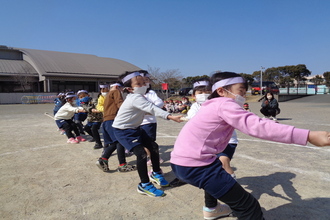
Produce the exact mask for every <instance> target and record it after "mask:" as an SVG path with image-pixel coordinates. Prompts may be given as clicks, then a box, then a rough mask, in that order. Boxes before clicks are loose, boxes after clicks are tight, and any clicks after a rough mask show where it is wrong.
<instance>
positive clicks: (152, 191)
mask: <svg viewBox="0 0 330 220" xmlns="http://www.w3.org/2000/svg"><path fill="white" fill-rule="evenodd" d="M137 191H138V193H140V194H143V195H147V196H151V197H163V196H165V195H166V194H165V193H164V191H162V190H160V189H157V188H156V187H155V186H154V185H153V184H152V183H150V182H149V183H148V184H147V185H146V186H144V187H143V186H142V184H141V183H139V185H138V188H137Z"/></svg>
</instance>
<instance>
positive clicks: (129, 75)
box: [121, 72, 141, 83]
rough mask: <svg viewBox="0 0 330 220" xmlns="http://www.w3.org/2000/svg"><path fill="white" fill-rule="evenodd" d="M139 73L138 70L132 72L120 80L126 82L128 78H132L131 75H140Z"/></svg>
mask: <svg viewBox="0 0 330 220" xmlns="http://www.w3.org/2000/svg"><path fill="white" fill-rule="evenodd" d="M140 75H141V74H140V73H139V72H133V73H130V74H128V75H127V76H125V77H124V78H123V79H122V80H121V81H122V82H123V83H125V82H127V81H128V80H130V79H132V78H133V77H136V76H140Z"/></svg>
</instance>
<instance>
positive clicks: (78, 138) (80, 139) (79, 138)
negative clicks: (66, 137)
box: [76, 136, 86, 142]
mask: <svg viewBox="0 0 330 220" xmlns="http://www.w3.org/2000/svg"><path fill="white" fill-rule="evenodd" d="M76 140H77V141H78V142H84V141H86V139H85V138H83V137H81V136H78V137H76Z"/></svg>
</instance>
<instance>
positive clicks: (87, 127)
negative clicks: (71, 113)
mask: <svg viewBox="0 0 330 220" xmlns="http://www.w3.org/2000/svg"><path fill="white" fill-rule="evenodd" d="M84 130H85V131H86V132H87V134H89V135H90V136H91V137H93V133H92V129H91V125H90V124H89V123H87V124H86V125H85V126H84ZM93 138H94V137H93Z"/></svg>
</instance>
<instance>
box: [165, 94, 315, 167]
mask: <svg viewBox="0 0 330 220" xmlns="http://www.w3.org/2000/svg"><path fill="white" fill-rule="evenodd" d="M234 129H237V130H239V131H241V132H243V133H245V134H248V135H250V136H253V137H257V138H260V139H265V140H269V141H276V142H281V143H287V144H292V143H294V144H300V145H306V144H307V138H308V134H309V130H305V129H299V128H295V127H293V126H289V125H284V124H278V123H275V122H274V121H272V120H269V119H262V118H260V117H258V116H257V115H255V114H254V113H251V112H248V111H246V110H244V109H242V108H241V107H240V106H239V105H238V104H237V103H236V102H235V101H234V100H233V99H231V98H225V97H219V98H213V99H211V100H208V101H206V102H204V103H203V105H202V107H201V109H200V110H199V111H198V113H197V114H196V115H195V117H193V118H192V119H190V121H188V122H187V124H185V126H184V127H183V128H182V130H181V131H180V133H179V136H178V138H177V140H176V142H175V144H174V149H173V151H172V153H171V163H173V164H176V165H180V166H187V167H199V166H206V165H209V164H211V163H212V162H214V161H215V160H216V159H217V157H216V154H217V153H220V152H222V151H223V150H224V149H225V148H226V146H227V144H228V141H229V139H230V137H231V135H232V133H233V130H234Z"/></svg>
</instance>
